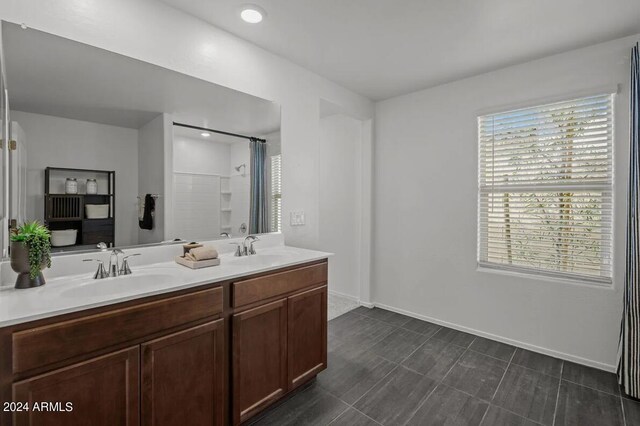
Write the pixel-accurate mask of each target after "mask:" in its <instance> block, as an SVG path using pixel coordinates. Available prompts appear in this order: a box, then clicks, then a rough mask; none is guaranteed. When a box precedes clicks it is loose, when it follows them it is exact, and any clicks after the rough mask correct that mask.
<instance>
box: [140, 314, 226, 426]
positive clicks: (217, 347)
mask: <svg viewBox="0 0 640 426" xmlns="http://www.w3.org/2000/svg"><path fill="white" fill-rule="evenodd" d="M224 351H225V345H224V320H223V319H220V320H217V321H213V322H209V323H206V324H203V325H200V326H197V327H193V328H189V329H187V330H183V331H179V332H177V333H174V334H170V335H168V336H164V337H161V338H158V339H155V340H152V341H150V342H147V343H144V344H142V425H144V426H152V425H153V426H173V425H176V426H184V425H202V426H204V425H215V426H218V425H222V424H223V423H224V408H223V407H224V400H225V398H224V388H225V386H224V376H225V374H224V366H225V362H224V355H225V354H224Z"/></svg>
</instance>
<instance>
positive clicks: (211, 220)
mask: <svg viewBox="0 0 640 426" xmlns="http://www.w3.org/2000/svg"><path fill="white" fill-rule="evenodd" d="M215 139H216V135H212V137H211V138H209V139H195V138H189V137H184V136H179V135H175V133H174V136H173V170H172V174H173V181H174V186H173V188H174V189H173V199H174V203H173V206H172V210H173V213H174V214H173V226H172V232H173V234H172V237H179V238H182V239H186V240H190V241H201V240H205V239H214V238H218V237H219V236H220V232H221V229H220V226H221V216H222V215H229V213H222V212H221V210H220V208H221V201H222V200H221V195H220V178H221V176H225V177H227V176H229V167H230V160H231V158H230V157H231V146H232V144H229V143H225V142H219V141H216V140H215ZM225 207H228V206H225ZM226 219H227V222H228V217H227V218H226Z"/></svg>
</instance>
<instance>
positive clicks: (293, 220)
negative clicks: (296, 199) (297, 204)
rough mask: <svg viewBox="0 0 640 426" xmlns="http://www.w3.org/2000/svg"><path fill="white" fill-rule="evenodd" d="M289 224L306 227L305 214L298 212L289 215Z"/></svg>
mask: <svg viewBox="0 0 640 426" xmlns="http://www.w3.org/2000/svg"><path fill="white" fill-rule="evenodd" d="M289 224H290V225H291V226H303V225H304V212H303V211H296V212H291V213H290V214H289Z"/></svg>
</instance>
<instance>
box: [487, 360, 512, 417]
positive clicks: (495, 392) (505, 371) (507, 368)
mask: <svg viewBox="0 0 640 426" xmlns="http://www.w3.org/2000/svg"><path fill="white" fill-rule="evenodd" d="M515 355H516V351H513V353H512V354H511V357H510V358H509V362H507V366H506V367H505V368H504V372H503V373H502V377H501V378H500V381H499V382H498V386H496V390H495V391H493V395H491V400H490V402H493V399H494V398H495V397H496V394H497V393H498V389H500V385H502V381H503V380H504V378H505V376H506V375H507V370H509V366H510V365H511V361H512V360H513V357H514V356H515ZM487 411H488V410H487Z"/></svg>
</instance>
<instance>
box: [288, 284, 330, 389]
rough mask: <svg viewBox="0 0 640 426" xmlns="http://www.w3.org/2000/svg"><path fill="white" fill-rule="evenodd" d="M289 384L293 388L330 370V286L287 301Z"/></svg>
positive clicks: (301, 294)
mask: <svg viewBox="0 0 640 426" xmlns="http://www.w3.org/2000/svg"><path fill="white" fill-rule="evenodd" d="M287 307H288V328H287V359H288V383H289V388H290V389H293V388H296V387H298V386H300V385H301V384H303V383H305V382H307V381H308V380H309V379H311V378H313V377H315V376H316V374H318V373H319V372H321V371H322V370H324V369H325V368H326V367H327V286H322V287H318V288H315V289H313V290H309V291H305V292H304V293H300V294H296V295H294V296H290V297H289V298H288V299H287Z"/></svg>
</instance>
